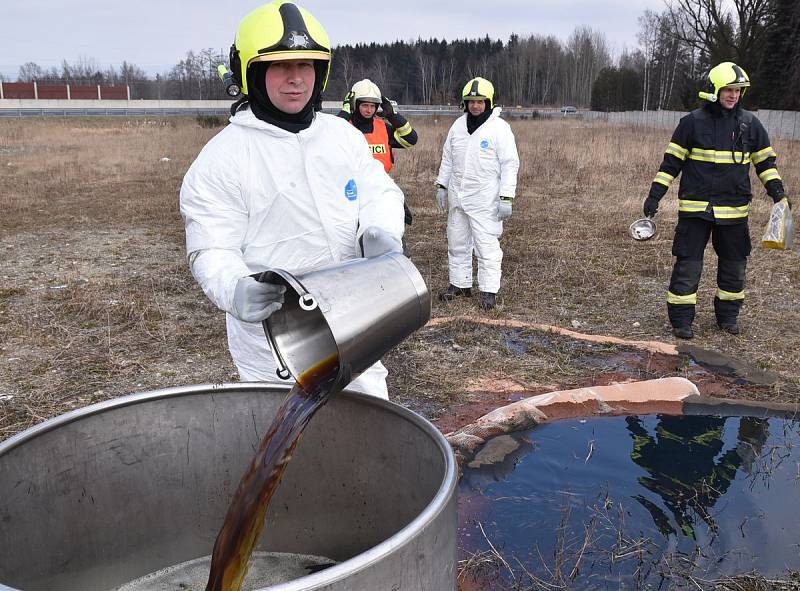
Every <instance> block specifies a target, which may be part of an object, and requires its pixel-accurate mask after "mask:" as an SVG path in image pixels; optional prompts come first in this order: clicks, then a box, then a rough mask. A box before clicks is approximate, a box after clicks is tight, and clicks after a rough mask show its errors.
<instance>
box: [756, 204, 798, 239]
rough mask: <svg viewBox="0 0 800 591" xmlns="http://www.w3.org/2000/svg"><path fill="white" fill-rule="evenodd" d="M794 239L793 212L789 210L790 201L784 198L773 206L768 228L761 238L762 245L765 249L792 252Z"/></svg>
mask: <svg viewBox="0 0 800 591" xmlns="http://www.w3.org/2000/svg"><path fill="white" fill-rule="evenodd" d="M793 239H794V222H793V221H792V210H791V209H789V201H788V200H787V199H786V198H785V197H784V198H783V199H781V200H780V201H778V202H777V203H776V204H775V205H773V206H772V211H770V213H769V221H768V222H767V227H766V228H765V229H764V236H763V237H762V238H761V245H762V246H763V247H764V248H777V249H779V250H791V248H792V241H793Z"/></svg>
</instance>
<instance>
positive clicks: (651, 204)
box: [642, 197, 658, 218]
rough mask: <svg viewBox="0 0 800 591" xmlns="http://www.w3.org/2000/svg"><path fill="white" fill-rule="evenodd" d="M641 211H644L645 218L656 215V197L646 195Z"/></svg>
mask: <svg viewBox="0 0 800 591" xmlns="http://www.w3.org/2000/svg"><path fill="white" fill-rule="evenodd" d="M642 211H644V217H647V218H651V217H653V216H654V215H656V212H657V211H658V199H656V198H655V197H648V198H647V199H645V200H644V207H643V208H642Z"/></svg>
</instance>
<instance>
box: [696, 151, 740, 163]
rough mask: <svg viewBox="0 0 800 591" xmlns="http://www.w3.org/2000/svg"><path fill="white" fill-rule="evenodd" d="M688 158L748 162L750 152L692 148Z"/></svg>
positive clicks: (723, 161)
mask: <svg viewBox="0 0 800 591" xmlns="http://www.w3.org/2000/svg"><path fill="white" fill-rule="evenodd" d="M689 160H699V161H700V162H713V163H714V164H750V152H731V151H730V150H701V149H700V148H692V152H691V153H690V154H689Z"/></svg>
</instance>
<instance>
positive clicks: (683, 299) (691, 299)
mask: <svg viewBox="0 0 800 591" xmlns="http://www.w3.org/2000/svg"><path fill="white" fill-rule="evenodd" d="M667 303H668V304H692V305H694V304H696V303H697V292H694V293H690V294H688V295H678V294H676V293H672V292H671V291H668V292H667Z"/></svg>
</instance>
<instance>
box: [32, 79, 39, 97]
mask: <svg viewBox="0 0 800 591" xmlns="http://www.w3.org/2000/svg"><path fill="white" fill-rule="evenodd" d="M33 99H34V100H36V101H38V100H39V86H38V85H37V84H36V80H34V81H33Z"/></svg>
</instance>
